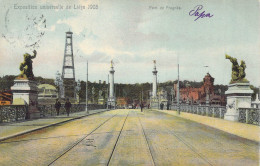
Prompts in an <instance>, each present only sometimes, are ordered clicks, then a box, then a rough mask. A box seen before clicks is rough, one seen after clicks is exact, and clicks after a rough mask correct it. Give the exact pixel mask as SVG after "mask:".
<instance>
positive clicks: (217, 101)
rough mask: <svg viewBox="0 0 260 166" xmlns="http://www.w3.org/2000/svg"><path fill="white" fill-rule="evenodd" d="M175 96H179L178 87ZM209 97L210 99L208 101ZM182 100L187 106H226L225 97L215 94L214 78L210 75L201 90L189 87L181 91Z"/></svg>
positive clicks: (175, 86)
mask: <svg viewBox="0 0 260 166" xmlns="http://www.w3.org/2000/svg"><path fill="white" fill-rule="evenodd" d="M174 91H175V94H177V93H176V92H177V85H176V84H175V85H174ZM207 96H208V99H207ZM180 100H181V102H182V103H186V104H202V105H205V104H206V103H207V100H208V103H209V104H210V105H226V101H225V96H221V95H217V94H215V93H214V78H213V77H211V75H210V74H209V73H207V74H206V76H205V77H204V79H203V85H202V86H201V87H200V88H193V87H190V86H187V87H185V88H181V89H180Z"/></svg>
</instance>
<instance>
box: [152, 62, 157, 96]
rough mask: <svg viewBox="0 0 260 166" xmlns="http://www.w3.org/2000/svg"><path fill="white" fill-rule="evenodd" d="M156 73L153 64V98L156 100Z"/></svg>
mask: <svg viewBox="0 0 260 166" xmlns="http://www.w3.org/2000/svg"><path fill="white" fill-rule="evenodd" d="M157 73H158V71H157V70H156V64H154V68H153V98H157Z"/></svg>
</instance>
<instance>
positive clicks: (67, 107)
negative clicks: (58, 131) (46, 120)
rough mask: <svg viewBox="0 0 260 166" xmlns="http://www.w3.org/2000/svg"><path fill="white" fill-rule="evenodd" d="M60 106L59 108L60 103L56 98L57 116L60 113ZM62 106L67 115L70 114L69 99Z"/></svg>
mask: <svg viewBox="0 0 260 166" xmlns="http://www.w3.org/2000/svg"><path fill="white" fill-rule="evenodd" d="M60 108H61V103H60V101H59V99H56V102H55V109H56V112H57V116H59V114H60ZM64 108H65V110H66V112H67V116H70V108H71V102H70V100H69V99H67V100H66V102H65V105H64Z"/></svg>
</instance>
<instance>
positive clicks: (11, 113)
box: [0, 104, 106, 123]
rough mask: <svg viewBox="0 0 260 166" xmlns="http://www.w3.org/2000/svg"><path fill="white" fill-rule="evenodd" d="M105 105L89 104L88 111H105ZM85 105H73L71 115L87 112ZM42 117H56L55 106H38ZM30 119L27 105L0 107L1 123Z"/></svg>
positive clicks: (63, 112)
mask: <svg viewBox="0 0 260 166" xmlns="http://www.w3.org/2000/svg"><path fill="white" fill-rule="evenodd" d="M105 108H106V106H105V105H97V104H89V105H88V110H96V109H105ZM85 109H86V105H85V104H72V106H71V109H70V113H74V112H80V111H85ZM38 110H39V112H40V117H50V116H56V115H57V111H56V109H55V106H54V104H48V105H38ZM62 114H66V110H65V108H64V104H62V105H61V108H60V115H62ZM27 117H29V112H28V107H27V106H25V105H2V106H0V123H7V122H16V121H22V120H25V119H27Z"/></svg>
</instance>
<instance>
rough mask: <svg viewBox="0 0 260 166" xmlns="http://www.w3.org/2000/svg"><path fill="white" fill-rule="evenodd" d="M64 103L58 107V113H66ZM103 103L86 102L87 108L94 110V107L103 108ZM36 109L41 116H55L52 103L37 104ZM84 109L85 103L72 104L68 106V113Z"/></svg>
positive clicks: (55, 112)
mask: <svg viewBox="0 0 260 166" xmlns="http://www.w3.org/2000/svg"><path fill="white" fill-rule="evenodd" d="M64 106H65V105H64V104H62V105H61V108H60V111H59V113H60V115H62V114H66V113H67V112H66V110H65V107H64ZM105 108H106V107H105V105H97V104H88V110H96V109H105ZM38 109H39V111H40V115H41V117H48V116H56V115H57V111H56V109H55V105H54V104H49V105H39V106H38ZM85 110H86V104H72V105H71V108H70V113H74V112H80V111H85Z"/></svg>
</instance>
